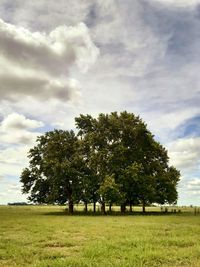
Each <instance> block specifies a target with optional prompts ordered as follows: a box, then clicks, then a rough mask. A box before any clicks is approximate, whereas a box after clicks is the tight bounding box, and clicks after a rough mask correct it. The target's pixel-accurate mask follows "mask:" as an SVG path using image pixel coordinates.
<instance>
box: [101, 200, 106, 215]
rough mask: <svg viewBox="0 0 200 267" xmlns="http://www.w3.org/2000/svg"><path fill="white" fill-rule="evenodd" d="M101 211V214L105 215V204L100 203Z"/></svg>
mask: <svg viewBox="0 0 200 267" xmlns="http://www.w3.org/2000/svg"><path fill="white" fill-rule="evenodd" d="M101 211H102V212H103V214H106V205H105V202H102V204H101Z"/></svg>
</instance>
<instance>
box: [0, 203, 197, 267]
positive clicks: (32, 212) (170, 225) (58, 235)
mask: <svg viewBox="0 0 200 267" xmlns="http://www.w3.org/2000/svg"><path fill="white" fill-rule="evenodd" d="M0 266H3V267H7V266H11V267H14V266H27V267H28V266H35V267H36V266H37V267H47V266H50V267H57V266H74V267H76V266H77V267H79V266H80V267H84V266H100V267H107V266H108V267H109V266H118V267H123V266H127V267H128V266H149V267H154V266H155V267H158V266H172V267H174V266H180V267H184V266H191V267H197V266H200V216H199V214H197V215H196V216H195V215H194V214H193V213H189V212H181V213H176V214H162V215H159V214H156V213H155V214H154V215H150V214H147V215H131V216H130V215H124V216H121V215H119V216H118V215H113V216H111V215H108V216H98V215H96V216H90V215H88V216H86V215H84V216H83V215H73V216H69V215H66V213H65V212H64V207H58V206H43V207H40V206H24V207H14V206H1V207H0Z"/></svg>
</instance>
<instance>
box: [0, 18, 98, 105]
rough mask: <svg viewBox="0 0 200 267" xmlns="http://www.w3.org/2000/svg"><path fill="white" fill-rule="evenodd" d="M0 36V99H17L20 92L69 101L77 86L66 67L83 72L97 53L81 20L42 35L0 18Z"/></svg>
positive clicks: (38, 97)
mask: <svg viewBox="0 0 200 267" xmlns="http://www.w3.org/2000/svg"><path fill="white" fill-rule="evenodd" d="M0 39H1V42H0V65H1V70H0V79H1V85H0V94H1V100H3V99H11V100H15V101H18V100H19V97H20V95H21V96H23V97H25V96H29V97H34V98H37V99H41V100H45V99H50V98H55V99H59V100H61V101H66V100H70V99H72V97H73V95H74V94H75V92H76V91H77V90H78V89H79V88H80V86H79V83H78V81H76V80H75V79H72V78H71V77H70V76H69V71H70V69H71V68H72V67H75V66H77V67H78V68H79V70H80V71H82V72H86V71H87V70H88V68H89V66H90V65H91V64H93V63H94V62H95V61H96V58H97V56H98V53H99V50H98V48H97V47H96V46H95V45H94V43H93V42H92V40H91V38H90V35H89V30H88V28H87V27H86V25H85V24H84V23H80V24H78V25H77V26H74V27H67V26H59V27H57V28H55V29H54V30H52V31H51V32H50V33H49V34H46V33H42V32H30V31H29V30H27V29H24V28H22V27H16V26H15V25H11V24H8V23H6V22H4V21H3V20H0Z"/></svg>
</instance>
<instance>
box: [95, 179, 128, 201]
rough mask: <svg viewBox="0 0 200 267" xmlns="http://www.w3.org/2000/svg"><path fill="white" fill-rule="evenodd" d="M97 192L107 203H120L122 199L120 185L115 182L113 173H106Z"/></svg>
mask: <svg viewBox="0 0 200 267" xmlns="http://www.w3.org/2000/svg"><path fill="white" fill-rule="evenodd" d="M99 193H100V195H101V196H102V198H103V199H104V201H105V202H106V203H107V204H109V205H112V204H114V203H120V202H121V201H122V199H123V194H122V193H121V191H120V186H119V185H118V184H116V183H115V179H114V175H111V176H109V175H106V177H105V179H104V180H103V182H102V184H101V185H100V188H99Z"/></svg>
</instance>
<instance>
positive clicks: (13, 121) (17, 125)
mask: <svg viewBox="0 0 200 267" xmlns="http://www.w3.org/2000/svg"><path fill="white" fill-rule="evenodd" d="M42 126H44V124H43V122H41V121H36V120H30V119H27V118H26V117H25V116H24V115H22V114H17V113H12V114H9V115H8V116H7V117H6V118H5V119H4V120H3V121H2V122H1V127H2V129H4V130H15V129H16V130H17V129H35V128H40V127H42Z"/></svg>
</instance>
